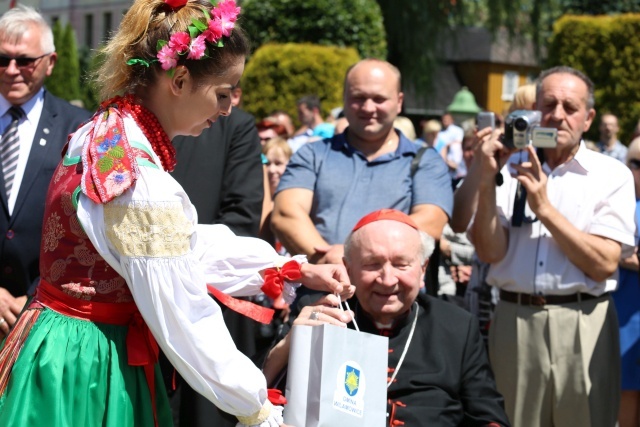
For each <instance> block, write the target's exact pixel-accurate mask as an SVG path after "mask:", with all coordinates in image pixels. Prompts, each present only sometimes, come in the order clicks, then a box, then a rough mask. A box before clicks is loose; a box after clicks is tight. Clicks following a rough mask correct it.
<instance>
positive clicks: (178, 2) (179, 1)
mask: <svg viewBox="0 0 640 427" xmlns="http://www.w3.org/2000/svg"><path fill="white" fill-rule="evenodd" d="M187 1H189V0H164V2H165V4H168V5H169V7H171V8H172V9H177V8H179V7H182V6H184V5H185V4H187Z"/></svg>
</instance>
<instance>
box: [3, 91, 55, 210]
mask: <svg viewBox="0 0 640 427" xmlns="http://www.w3.org/2000/svg"><path fill="white" fill-rule="evenodd" d="M43 105H44V89H40V90H39V91H38V93H36V94H35V95H34V96H33V97H32V98H31V99H30V100H28V101H27V102H25V103H24V104H22V105H20V108H22V110H23V111H24V113H25V118H24V119H23V120H20V123H18V136H19V138H20V154H19V156H18V165H17V166H16V175H15V177H14V178H13V186H12V187H11V195H10V196H9V200H8V205H9V215H11V214H12V213H13V208H14V206H15V204H16V199H17V198H18V193H19V192H20V191H19V188H20V184H21V183H22V177H23V176H24V172H25V170H26V169H27V160H28V159H29V153H30V152H31V145H32V144H33V138H34V136H35V135H36V129H37V128H38V123H39V122H40V116H41V115H42V106H43ZM9 108H11V104H10V103H9V101H7V100H6V99H4V97H2V96H0V129H2V134H4V132H5V131H6V129H7V127H8V126H9V124H10V123H11V116H10V115H9V114H7V111H9Z"/></svg>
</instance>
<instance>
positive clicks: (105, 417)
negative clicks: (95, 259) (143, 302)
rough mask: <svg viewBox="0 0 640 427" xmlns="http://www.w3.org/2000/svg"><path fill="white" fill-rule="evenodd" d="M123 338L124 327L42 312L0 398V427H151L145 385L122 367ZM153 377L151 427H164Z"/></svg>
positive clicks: (139, 374) (167, 421) (164, 404)
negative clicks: (156, 421)
mask: <svg viewBox="0 0 640 427" xmlns="http://www.w3.org/2000/svg"><path fill="white" fill-rule="evenodd" d="M24 314H25V313H23V315H24ZM21 317H23V316H21ZM27 317H28V316H27ZM20 320H22V319H20ZM17 326H18V325H16V328H17ZM126 336H127V327H126V326H118V325H107V324H103V323H94V322H90V321H86V320H80V319H76V318H72V317H68V316H65V315H62V314H59V313H57V312H55V311H53V310H50V309H46V308H45V309H43V310H42V312H41V313H40V315H39V317H38V318H37V320H36V321H35V323H34V325H33V327H32V328H31V330H30V332H29V335H28V336H27V338H26V340H25V342H24V346H23V347H22V349H21V350H20V353H19V355H18V356H17V360H16V361H15V364H14V365H13V368H12V369H11V371H10V376H9V377H8V382H7V387H6V389H5V391H4V393H3V394H2V396H0V426H3V427H13V426H37V425H43V426H44V425H46V426H48V427H75V426H77V427H94V426H104V427H146V426H149V427H153V426H154V425H155V424H154V416H153V409H152V403H151V396H150V393H149V386H148V385H147V380H146V378H145V375H144V370H143V368H142V367H138V366H129V365H128V364H127V348H126ZM5 345H6V343H5ZM155 374H156V375H155V378H156V379H155V389H156V408H157V417H158V426H160V427H165V426H171V425H173V423H172V418H171V411H170V409H169V402H168V399H167V395H166V391H165V388H164V384H163V380H162V376H161V374H160V368H159V367H158V365H157V364H156V367H155Z"/></svg>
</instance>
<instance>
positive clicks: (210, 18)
mask: <svg viewBox="0 0 640 427" xmlns="http://www.w3.org/2000/svg"><path fill="white" fill-rule="evenodd" d="M210 1H211V4H212V6H213V7H212V8H211V10H210V11H209V10H207V9H205V8H203V9H202V13H203V17H202V18H200V19H195V18H193V19H192V20H191V25H189V27H188V28H187V29H188V31H189V32H185V31H179V32H177V33H174V34H172V35H171V37H170V38H169V41H166V40H158V44H157V45H156V49H157V50H158V53H157V54H156V58H155V59H152V60H150V61H148V60H145V59H141V58H132V59H129V60H128V61H127V65H144V66H145V67H149V66H150V65H151V64H153V63H154V62H160V66H161V67H162V69H163V70H167V71H169V73H172V72H173V69H174V68H175V67H176V65H178V59H179V57H180V56H182V55H187V59H196V60H197V59H202V58H208V57H209V53H208V49H209V46H207V43H209V45H210V46H212V47H222V46H224V43H223V42H222V37H229V36H230V35H231V32H232V31H233V28H234V27H235V23H236V20H237V19H238V15H239V14H240V8H239V7H237V6H236V2H235V0H223V1H221V2H219V3H218V2H217V1H216V0H210ZM164 2H165V3H166V4H167V5H168V6H169V7H171V8H172V9H174V10H175V9H178V8H181V7H183V6H184V5H186V4H187V2H188V0H164Z"/></svg>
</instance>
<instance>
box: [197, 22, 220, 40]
mask: <svg viewBox="0 0 640 427" xmlns="http://www.w3.org/2000/svg"><path fill="white" fill-rule="evenodd" d="M202 35H203V36H204V38H205V39H206V40H207V41H208V42H209V43H211V44H216V43H218V40H220V39H221V38H222V22H221V21H220V20H219V19H215V18H214V19H211V20H209V28H208V29H206V30H205V31H204V32H203V33H202Z"/></svg>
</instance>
